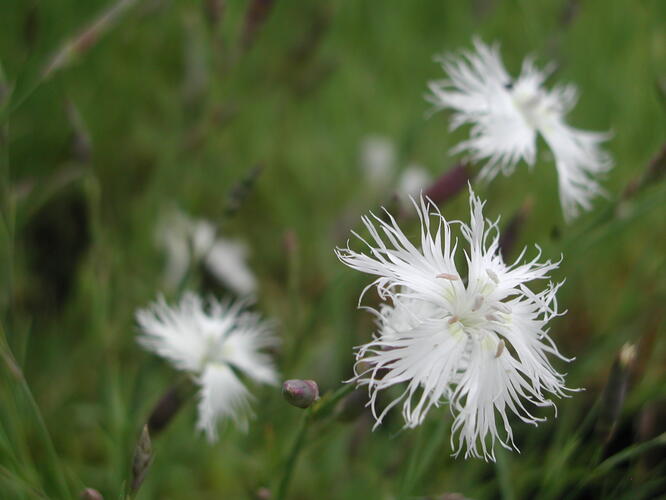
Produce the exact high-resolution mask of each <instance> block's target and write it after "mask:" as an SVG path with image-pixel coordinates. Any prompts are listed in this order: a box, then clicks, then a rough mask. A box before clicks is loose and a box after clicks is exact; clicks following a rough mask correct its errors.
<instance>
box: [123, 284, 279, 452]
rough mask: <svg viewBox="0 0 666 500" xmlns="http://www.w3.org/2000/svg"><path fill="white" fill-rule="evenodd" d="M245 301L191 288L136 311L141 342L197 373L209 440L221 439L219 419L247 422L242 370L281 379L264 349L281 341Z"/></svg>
mask: <svg viewBox="0 0 666 500" xmlns="http://www.w3.org/2000/svg"><path fill="white" fill-rule="evenodd" d="M244 306H245V303H244V302H242V301H241V302H236V303H231V302H229V301H226V302H218V301H217V300H214V299H210V300H209V301H208V303H204V302H203V300H202V299H201V298H200V297H199V296H197V295H195V294H193V293H187V294H185V295H184V296H183V298H182V299H181V301H180V303H179V304H178V305H176V306H174V307H169V306H168V305H167V304H166V302H165V301H164V299H162V298H160V299H159V300H158V301H157V302H155V303H153V304H151V305H150V307H148V308H147V309H142V310H139V311H138V312H137V314H136V319H137V321H138V323H139V326H140V327H141V334H140V336H139V339H138V341H139V343H140V344H141V345H142V346H143V347H145V348H146V349H148V350H149V351H152V352H154V353H156V354H158V355H159V356H162V357H163V358H165V359H167V360H168V361H170V362H171V364H173V366H175V367H176V368H177V369H178V370H182V371H185V372H188V373H190V374H192V375H194V376H195V377H196V381H197V383H198V385H199V386H200V387H201V392H200V399H199V418H198V422H197V428H198V429H200V430H203V431H205V432H206V435H207V437H208V440H209V441H211V442H212V441H215V440H216V439H217V421H218V420H223V419H232V420H233V421H234V422H235V423H236V424H237V425H238V426H239V427H241V428H242V429H246V428H247V421H248V418H249V416H250V415H251V411H250V400H251V398H252V396H251V395H250V393H249V392H248V390H247V389H246V387H245V385H244V384H243V383H242V382H241V380H240V379H239V378H238V374H242V375H245V376H247V377H249V378H250V379H252V380H254V381H255V382H260V383H265V384H273V385H274V384H276V383H277V373H276V371H275V367H274V365H273V362H272V360H271V358H270V357H269V356H268V355H267V354H265V353H263V352H261V350H262V349H264V348H267V347H271V346H274V345H276V343H277V339H276V337H275V336H274V334H273V331H272V326H271V325H270V324H269V323H268V322H266V321H262V320H261V318H260V316H259V315H258V314H255V313H251V312H247V311H244V310H243V309H244Z"/></svg>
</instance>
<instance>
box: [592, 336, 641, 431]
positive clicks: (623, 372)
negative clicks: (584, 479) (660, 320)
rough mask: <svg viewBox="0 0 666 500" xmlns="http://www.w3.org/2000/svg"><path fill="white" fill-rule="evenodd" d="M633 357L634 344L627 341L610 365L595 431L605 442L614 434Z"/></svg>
mask: <svg viewBox="0 0 666 500" xmlns="http://www.w3.org/2000/svg"><path fill="white" fill-rule="evenodd" d="M635 358H636V346H634V345H632V344H629V343H627V344H624V345H623V346H622V348H621V349H620V352H619V353H618V355H617V358H616V359H615V362H614V363H613V366H612V367H611V371H610V374H609V376H608V381H607V382H606V387H605V388H604V391H603V393H602V395H601V410H600V415H599V421H598V422H597V431H598V432H599V434H600V435H601V437H602V439H603V440H604V441H605V442H606V443H608V442H610V440H611V439H612V438H613V436H614V435H615V431H616V428H617V424H618V422H619V420H620V414H621V412H622V407H623V406H624V400H625V398H626V395H627V389H628V387H629V379H630V375H631V369H632V367H633V363H634V359H635Z"/></svg>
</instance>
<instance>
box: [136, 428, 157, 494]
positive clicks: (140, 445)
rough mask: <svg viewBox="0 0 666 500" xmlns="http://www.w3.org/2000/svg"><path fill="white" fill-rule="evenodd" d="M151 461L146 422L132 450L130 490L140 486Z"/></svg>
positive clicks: (151, 450)
mask: <svg viewBox="0 0 666 500" xmlns="http://www.w3.org/2000/svg"><path fill="white" fill-rule="evenodd" d="M152 461H153V446H152V443H151V441H150V433H149V432H148V424H146V425H144V426H143V429H142V430H141V435H140V436H139V441H138V442H137V444H136V448H135V450H134V458H133V459H132V492H133V493H136V492H137V491H139V488H140V487H141V483H143V480H144V479H145V477H146V473H147V472H148V468H149V467H150V464H151V463H152Z"/></svg>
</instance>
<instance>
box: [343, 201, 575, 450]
mask: <svg viewBox="0 0 666 500" xmlns="http://www.w3.org/2000/svg"><path fill="white" fill-rule="evenodd" d="M414 205H415V207H416V209H417V212H418V215H419V218H420V221H421V233H420V238H419V245H418V246H416V245H414V244H412V243H411V242H410V241H409V240H408V239H407V237H406V236H405V234H404V233H403V232H402V230H401V229H400V228H399V227H398V225H397V223H396V221H395V219H393V217H391V216H390V214H388V213H387V214H386V217H388V222H384V221H383V220H382V219H381V218H379V217H377V216H375V215H371V216H370V217H368V216H366V217H363V223H364V224H365V226H366V228H367V229H368V231H369V232H370V239H369V240H362V241H363V242H364V243H365V244H366V245H367V247H368V252H367V253H359V252H356V251H354V250H351V249H350V248H349V247H348V248H343V249H340V248H338V249H337V250H336V253H337V255H338V257H339V259H340V260H341V261H342V262H343V263H344V264H346V265H348V266H349V267H351V268H353V269H356V270H358V271H361V272H364V273H368V274H372V275H375V276H377V279H376V280H375V281H374V282H373V283H372V284H371V285H368V287H367V288H366V289H365V290H366V291H367V290H368V289H369V288H370V287H372V286H376V288H377V291H378V293H379V296H380V297H381V298H382V299H383V300H384V301H390V302H384V303H383V304H382V305H381V306H380V308H379V310H377V311H373V312H374V314H376V315H377V316H378V326H379V332H378V334H377V335H376V336H375V337H374V339H373V340H372V341H371V342H369V343H368V344H366V345H363V346H361V347H360V348H359V350H358V353H357V356H356V358H357V363H356V368H355V370H356V377H355V378H354V379H352V381H355V382H357V383H358V384H360V385H367V386H368V390H369V393H370V404H371V405H372V410H373V414H374V415H375V418H376V421H377V422H376V425H379V424H380V423H381V422H382V419H383V418H384V416H385V415H386V413H387V412H388V411H389V410H390V409H391V408H392V407H393V406H396V405H398V404H401V403H402V414H403V417H404V420H405V425H406V427H415V426H417V425H419V424H421V423H422V422H423V420H424V418H425V416H426V414H427V412H428V411H429V410H430V408H431V407H432V406H439V405H440V404H442V403H449V404H450V407H451V411H452V413H453V415H455V419H454V422H453V433H452V437H451V445H452V447H454V448H455V449H456V455H458V454H459V453H460V452H461V450H462V449H463V448H464V449H465V457H468V456H475V457H483V458H485V459H494V451H493V450H494V445H495V442H496V441H498V442H499V443H500V444H501V445H502V446H503V447H505V448H508V449H510V448H511V447H514V448H515V444H514V443H513V434H512V431H511V426H510V424H509V417H508V413H509V412H510V413H514V414H516V415H517V416H518V418H520V419H521V420H522V421H523V422H527V423H530V424H534V425H536V424H537V422H539V421H541V420H543V419H541V418H538V417H536V416H534V415H532V414H531V413H530V412H529V411H528V410H527V408H526V407H525V403H531V404H533V405H536V406H551V405H552V406H554V404H553V403H552V402H551V401H550V400H549V399H547V397H546V393H552V394H554V395H557V396H564V395H565V394H564V391H565V389H566V388H565V387H564V378H563V376H562V375H561V374H559V373H558V372H556V371H555V369H554V368H553V367H552V366H551V364H550V361H549V359H548V355H554V356H556V357H559V358H561V359H566V358H563V357H562V356H561V355H560V353H559V352H558V350H557V348H556V346H555V344H554V343H553V342H552V340H551V339H550V337H549V336H548V334H547V331H548V328H547V325H548V322H549V321H550V319H551V318H553V317H555V316H557V315H558V314H559V313H558V312H557V302H556V298H555V294H556V292H557V289H558V288H559V286H560V284H552V283H548V285H547V286H546V287H545V289H544V290H543V291H541V292H538V293H535V292H532V291H531V290H530V289H529V288H528V287H527V283H529V282H530V281H533V280H542V279H546V278H548V273H549V272H550V271H551V270H553V269H555V268H557V267H558V263H552V262H550V261H547V262H545V263H539V262H538V259H539V255H537V256H536V257H535V258H534V259H532V260H531V261H529V262H527V263H524V264H520V263H519V261H520V260H521V259H522V258H523V255H524V253H525V251H523V253H522V254H521V256H520V257H519V259H518V260H516V262H514V263H513V264H511V265H507V264H505V263H504V261H503V260H502V257H501V256H500V254H499V251H498V240H499V232H498V229H497V223H496V222H495V223H491V222H490V221H487V220H486V219H484V217H483V213H482V208H483V203H481V201H480V200H479V199H478V198H476V197H475V195H474V193H473V192H471V189H470V209H471V221H470V224H469V225H467V224H464V223H462V222H458V221H456V222H455V223H452V222H448V221H446V220H445V219H444V217H443V216H442V215H441V214H440V212H439V211H438V210H437V208H436V207H435V206H434V205H432V204H431V203H430V202H426V201H424V200H423V199H421V201H420V204H417V203H416V202H414ZM453 224H459V227H460V233H461V234H462V237H463V240H464V241H465V242H466V246H467V247H468V248H467V249H465V250H464V251H463V253H464V256H465V260H466V261H467V266H466V268H467V269H466V271H467V273H466V274H467V275H466V276H463V275H462V274H461V272H460V271H459V269H458V267H456V264H455V259H456V256H457V254H458V253H459V252H458V242H457V240H453V241H452V237H451V228H452V225H453ZM364 293H365V291H364ZM362 297H363V294H361V298H362ZM402 383H406V384H407V386H406V387H405V388H404V390H403V392H402V393H401V395H400V396H398V397H397V398H396V399H395V400H393V401H392V402H391V403H390V404H389V405H388V406H387V407H386V408H385V409H384V410H383V411H381V413H378V412H377V409H376V400H377V395H378V393H379V391H382V390H384V389H388V388H389V387H393V386H395V385H397V384H402ZM497 416H499V417H500V426H501V427H503V429H504V431H503V432H501V431H500V430H499V429H498V425H497V422H496V417H497ZM500 434H503V435H500ZM456 436H457V441H458V443H457V445H454V439H455V438H456ZM488 436H490V443H488V442H487V441H488V440H487V437H488Z"/></svg>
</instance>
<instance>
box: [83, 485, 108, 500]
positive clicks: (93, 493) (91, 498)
mask: <svg viewBox="0 0 666 500" xmlns="http://www.w3.org/2000/svg"><path fill="white" fill-rule="evenodd" d="M79 498H80V499H81V500H104V497H103V496H102V494H101V493H100V492H99V491H97V490H95V489H93V488H86V489H85V490H83V491H82V492H81V494H80V495H79Z"/></svg>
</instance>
